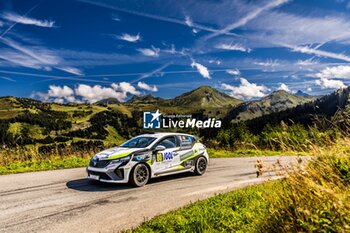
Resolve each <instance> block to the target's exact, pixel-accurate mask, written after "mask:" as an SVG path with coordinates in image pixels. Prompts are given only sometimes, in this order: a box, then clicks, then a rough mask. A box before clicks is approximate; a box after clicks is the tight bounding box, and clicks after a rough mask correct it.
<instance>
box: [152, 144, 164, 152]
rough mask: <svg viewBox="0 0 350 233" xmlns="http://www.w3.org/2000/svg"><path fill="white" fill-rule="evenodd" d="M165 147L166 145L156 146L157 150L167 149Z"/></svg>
mask: <svg viewBox="0 0 350 233" xmlns="http://www.w3.org/2000/svg"><path fill="white" fill-rule="evenodd" d="M165 149H166V148H165V146H162V145H158V146H156V149H155V151H162V150H165Z"/></svg>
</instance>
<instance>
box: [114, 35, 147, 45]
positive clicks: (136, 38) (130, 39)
mask: <svg viewBox="0 0 350 233" xmlns="http://www.w3.org/2000/svg"><path fill="white" fill-rule="evenodd" d="M117 38H118V39H119V40H124V41H128V42H131V43H136V42H138V41H141V36H140V33H138V34H137V35H130V34H127V33H123V34H122V35H120V36H117Z"/></svg>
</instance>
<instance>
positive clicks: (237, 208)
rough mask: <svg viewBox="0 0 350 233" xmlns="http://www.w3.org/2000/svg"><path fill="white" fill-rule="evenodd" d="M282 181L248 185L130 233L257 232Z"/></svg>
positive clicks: (193, 205) (149, 222)
mask: <svg viewBox="0 0 350 233" xmlns="http://www.w3.org/2000/svg"><path fill="white" fill-rule="evenodd" d="M279 186H280V185H279V182H269V183H264V184H259V185H255V186H249V187H246V188H243V189H240V190H236V191H233V192H229V193H225V194H220V195H217V196H214V197H212V198H209V199H206V200H203V201H198V202H195V203H192V204H190V205H187V206H185V207H183V208H181V209H179V210H176V211H172V212H169V213H167V214H164V215H160V216H158V217H156V218H154V219H152V220H150V221H148V222H145V223H144V224H142V225H141V226H140V227H138V228H136V229H133V230H129V231H127V232H137V233H138V232H256V231H257V229H258V228H259V226H260V225H261V223H262V221H264V219H263V216H265V215H267V214H268V209H269V208H268V206H269V202H268V199H267V198H266V196H270V195H271V194H273V193H274V190H275V189H276V188H279Z"/></svg>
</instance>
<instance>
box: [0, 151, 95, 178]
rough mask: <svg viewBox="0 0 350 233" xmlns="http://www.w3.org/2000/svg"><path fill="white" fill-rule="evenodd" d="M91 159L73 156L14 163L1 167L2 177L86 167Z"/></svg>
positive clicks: (0, 173)
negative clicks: (12, 174)
mask: <svg viewBox="0 0 350 233" xmlns="http://www.w3.org/2000/svg"><path fill="white" fill-rule="evenodd" d="M89 159H90V158H82V157H77V156H71V157H67V158H60V157H53V158H50V159H43V160H32V161H24V162H14V163H11V164H9V165H6V166H0V175H4V174H11V173H22V172H33V171H44V170H56V169H64V168H75V167H84V166H87V165H88V163H89Z"/></svg>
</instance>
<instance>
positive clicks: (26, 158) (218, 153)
mask: <svg viewBox="0 0 350 233" xmlns="http://www.w3.org/2000/svg"><path fill="white" fill-rule="evenodd" d="M95 153H97V151H78V152H76V151H75V152H71V153H68V154H71V155H68V156H58V155H57V153H55V152H53V153H52V154H40V153H39V152H38V151H37V148H32V149H29V150H28V149H26V150H3V151H0V175H4V174H10V173H21V172H33V171H43V170H54V169H63V168H75V167H85V166H87V164H88V163H89V159H90V158H91V156H92V155H93V154H95ZM208 153H209V156H210V157H211V158H231V157H248V156H278V155H284V156H286V155H291V156H292V155H306V153H297V152H278V151H265V150H236V151H227V150H215V149H211V148H208Z"/></svg>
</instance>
